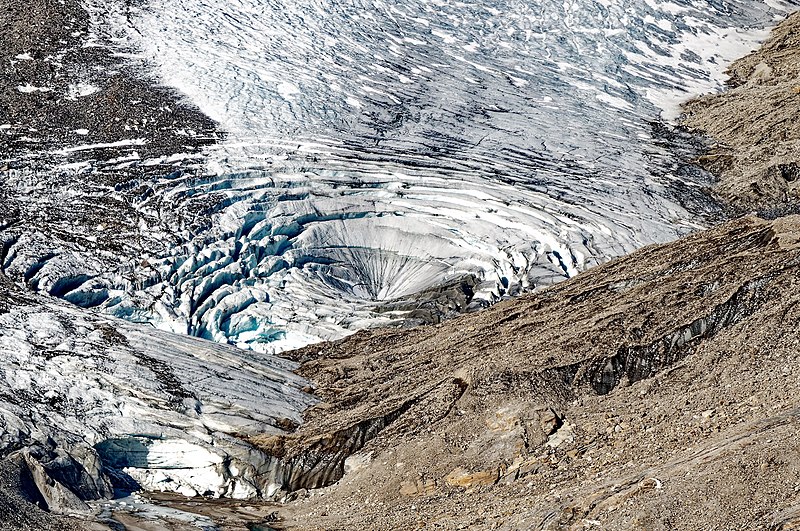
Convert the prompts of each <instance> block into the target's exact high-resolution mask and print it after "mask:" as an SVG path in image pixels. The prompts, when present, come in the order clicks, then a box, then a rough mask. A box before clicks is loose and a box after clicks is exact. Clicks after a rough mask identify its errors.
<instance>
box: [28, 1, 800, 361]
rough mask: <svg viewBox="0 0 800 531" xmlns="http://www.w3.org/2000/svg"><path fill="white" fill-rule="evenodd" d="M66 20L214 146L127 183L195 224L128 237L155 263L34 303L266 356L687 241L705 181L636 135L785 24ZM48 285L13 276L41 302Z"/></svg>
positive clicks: (468, 8)
mask: <svg viewBox="0 0 800 531" xmlns="http://www.w3.org/2000/svg"><path fill="white" fill-rule="evenodd" d="M86 5H87V8H88V9H89V10H90V12H92V13H94V16H95V17H97V18H98V20H101V21H102V24H97V25H96V31H97V32H99V33H102V32H105V33H109V34H111V36H113V38H114V39H116V41H117V42H120V43H124V44H125V45H126V46H129V47H132V48H133V49H135V50H138V54H139V57H141V58H144V59H146V60H148V61H150V62H151V63H152V64H153V65H154V66H155V68H156V69H157V71H158V72H159V73H160V76H161V78H162V79H163V81H164V83H166V84H168V85H170V86H173V87H176V88H177V89H179V90H180V91H182V92H183V93H184V94H185V95H186V96H187V97H188V98H189V99H191V101H192V102H193V103H195V104H196V105H198V106H199V107H200V109H202V110H203V111H204V112H205V113H207V114H208V115H209V116H210V117H212V118H213V119H215V120H216V121H218V122H219V124H220V128H221V129H222V130H224V131H225V134H226V140H225V141H224V142H221V143H219V144H217V145H215V146H212V147H210V148H209V149H208V151H207V157H208V159H207V161H206V163H205V165H204V166H203V170H202V171H201V172H200V175H198V174H195V173H186V174H181V173H179V174H172V175H169V176H167V177H163V178H158V177H156V178H154V179H153V180H152V182H150V183H148V186H149V187H150V188H152V189H154V190H159V193H160V194H161V198H160V199H159V201H161V204H162V207H161V208H162V214H161V217H162V218H163V217H164V216H163V209H164V205H168V206H169V208H170V209H171V210H172V211H173V214H170V216H172V217H175V216H178V214H174V212H183V213H192V216H195V218H201V219H202V220H204V221H203V222H201V223H199V224H198V226H193V227H187V226H186V225H177V226H176V225H170V224H169V222H167V223H166V225H165V224H164V223H162V224H161V225H159V226H157V227H150V228H148V229H147V230H150V229H152V230H151V231H150V238H151V239H152V240H159V239H160V238H162V236H160V234H168V235H169V238H170V242H171V243H170V245H169V246H167V247H165V248H159V247H157V246H156V247H151V248H149V249H148V250H149V251H152V252H149V253H148V254H147V257H146V260H143V261H142V263H145V264H146V265H144V266H141V265H139V264H133V265H130V266H128V265H126V266H125V270H121V269H119V268H117V269H116V270H114V271H111V272H109V271H108V270H107V269H106V268H104V267H97V268H94V269H92V268H91V267H88V269H87V266H86V265H84V264H81V266H80V268H79V269H83V270H84V271H83V272H81V273H79V274H78V273H76V274H74V276H73V278H74V282H71V283H70V285H69V286H68V287H69V290H63V289H56V290H55V291H56V292H57V293H58V294H60V295H61V296H64V297H65V298H67V299H68V300H72V301H73V302H76V303H78V304H82V305H84V306H97V307H100V308H102V309H103V311H106V312H108V313H110V314H112V315H115V316H119V317H123V318H127V319H133V320H136V321H141V322H149V323H152V324H154V325H155V326H157V327H159V328H162V329H164V330H170V331H174V332H177V333H181V334H189V335H193V336H198V337H203V338H206V339H211V340H214V341H218V342H223V343H230V344H234V345H237V346H240V347H242V348H248V349H253V350H256V351H260V352H265V353H270V352H279V351H282V350H286V349H289V348H294V347H298V346H302V345H305V344H308V343H311V342H315V341H319V340H328V339H335V338H339V337H342V336H344V335H346V334H348V333H350V332H352V331H354V330H357V329H359V328H364V327H371V326H381V325H396V324H402V323H407V322H408V316H409V313H410V312H412V311H413V308H414V304H415V302H414V294H415V293H419V292H423V291H426V290H431V289H434V288H435V287H436V286H439V285H443V284H448V283H451V284H452V283H454V282H456V283H457V282H459V279H464V278H468V279H470V280H469V282H468V284H469V286H468V288H467V289H465V290H462V291H463V293H462V295H463V296H461V295H460V296H459V297H461V299H463V300H459V301H456V302H453V301H451V302H448V303H446V304H445V305H446V306H447V308H448V310H447V311H445V312H443V313H445V314H447V313H448V312H453V311H464V310H467V309H473V308H479V307H483V306H486V305H488V304H491V303H493V302H496V301H497V300H500V299H502V298H503V297H507V296H513V295H514V294H517V293H520V292H521V291H525V290H532V289H535V288H536V287H539V286H546V285H549V284H551V283H553V282H557V281H559V280H562V279H564V278H568V277H570V276H572V275H574V274H576V273H577V272H578V271H581V270H583V269H586V268H587V267H591V266H592V265H595V264H598V263H601V262H604V261H606V260H608V259H610V258H612V257H615V256H619V255H622V254H624V253H627V252H630V251H632V250H634V249H636V248H639V247H642V246H644V245H647V244H650V243H657V242H664V241H668V240H672V239H674V238H676V237H678V236H680V235H682V234H685V233H687V232H690V231H692V230H695V229H697V228H698V227H701V226H703V225H704V223H705V219H704V217H703V212H697V211H696V210H693V209H692V208H690V207H687V206H686V204H685V203H686V202H685V201H684V200H683V199H685V198H682V197H681V196H685V195H687V194H688V195H691V194H697V195H702V189H703V187H704V186H706V185H707V182H706V181H704V180H703V179H704V177H702V176H696V175H695V176H692V175H688V174H686V173H685V172H680V171H679V169H680V168H679V165H678V164H677V163H676V160H675V159H676V157H675V154H674V153H672V152H670V150H669V149H668V148H667V147H665V146H664V142H663V141H661V139H660V138H659V135H658V133H657V131H656V129H657V128H654V123H658V122H659V121H663V120H670V119H673V118H674V117H675V116H676V113H677V109H678V107H677V102H678V101H680V100H681V99H685V98H687V97H689V96H690V95H692V94H696V93H699V92H702V91H710V90H714V89H716V88H719V87H720V86H721V83H722V82H723V81H724V75H723V71H724V68H725V65H726V64H727V63H728V62H729V61H730V60H731V59H733V58H734V57H737V56H740V55H742V54H744V53H745V52H746V51H747V50H749V49H750V48H752V47H753V46H755V44H756V43H757V42H758V40H759V39H760V38H763V37H764V36H765V35H766V33H765V28H766V27H767V26H768V25H769V24H770V23H772V22H774V21H775V20H776V18H778V17H780V16H782V15H783V14H785V13H786V12H788V11H789V10H790V9H791V8H792V5H793V4H792V3H791V2H779V1H773V0H771V1H769V2H766V3H762V2H758V1H753V0H747V1H736V2H729V3H713V2H710V3H697V2H686V1H675V2H658V1H656V0H650V1H648V2H644V3H641V2H631V1H628V0H602V1H589V0H581V1H572V2H564V3H561V2H544V3H537V4H529V3H523V2H517V1H511V0H504V1H495V2H455V3H453V2H436V1H433V2H424V3H413V2H382V1H379V0H375V1H370V2H361V1H354V2H321V1H317V0H303V1H301V2H293V3H292V4H291V5H284V4H283V3H279V2H268V1H255V0H227V1H225V2H208V1H207V0H180V1H178V2H166V1H163V0H153V1H151V2H148V3H146V4H142V5H139V4H128V5H126V6H125V7H124V8H123V7H119V8H118V11H116V12H115V11H113V10H111V11H109V9H108V8H107V6H105V3H99V2H96V1H87V2H86ZM66 149H69V150H71V155H72V156H73V158H72V159H71V160H73V161H74V160H75V159H74V157H75V155H76V153H75V151H76V150H80V149H81V146H75V147H72V148H66ZM79 153H80V152H79V151H78V154H79ZM73 164H80V161H78V162H77V163H76V162H73ZM133 184H134V185H137V184H141V183H133ZM678 185H680V186H681V187H678ZM687 191H688V192H687ZM152 206H153V205H152V199H150V198H147V199H146V200H144V201H142V203H141V204H140V205H135V207H136V208H138V209H139V210H140V211H142V212H148V209H152ZM151 213H152V212H151ZM143 231H144V229H143ZM159 231H161V232H159ZM26 263H27V264H28V266H29V265H30V264H31V262H30V261H28V262H26ZM26 267H27V266H26ZM53 267H55V266H53ZM49 269H50V266H45V267H43V268H42V269H41V271H39V272H37V273H35V274H34V275H33V276H32V280H33V281H35V282H36V283H37V285H38V286H40V288H41V289H47V290H50V291H51V292H52V290H53V288H54V285H55V283H57V282H59V280H58V275H53V276H51V277H48V276H47V275H48V274H49ZM397 301H404V302H403V303H402V304H398V302H397ZM417 304H419V305H421V304H423V302H419V301H418V302H417ZM412 322H413V321H412Z"/></svg>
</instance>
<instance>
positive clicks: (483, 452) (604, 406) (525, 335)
mask: <svg viewBox="0 0 800 531" xmlns="http://www.w3.org/2000/svg"><path fill="white" fill-rule="evenodd" d="M799 274H800V217H787V218H783V219H779V220H777V221H773V222H767V221H763V220H761V219H758V218H755V217H750V218H744V219H740V220H738V221H734V222H730V223H727V224H725V225H722V226H721V227H719V228H717V229H714V230H711V231H707V232H702V233H698V234H696V235H694V236H691V237H688V238H686V239H683V240H680V241H678V242H675V243H672V244H667V245H662V246H651V247H648V248H645V249H643V250H641V251H638V252H636V253H633V254H632V255H630V256H627V257H625V258H622V259H619V260H616V261H613V262H611V263H608V264H605V265H603V266H600V267H597V268H595V269H593V270H591V271H589V272H588V273H585V274H582V275H580V276H578V277H577V278H575V279H573V280H570V281H567V282H565V283H563V284H560V285H558V286H555V287H552V288H549V289H547V290H544V291H542V292H540V293H538V294H536V295H533V296H525V297H522V298H520V299H518V300H515V301H511V302H507V303H502V304H500V305H498V306H495V307H493V308H491V309H489V310H487V311H485V312H481V313H478V314H472V315H466V316H463V317H459V318H457V319H455V320H452V321H448V322H446V323H443V324H440V325H436V326H431V327H421V328H416V329H413V330H409V331H404V332H399V331H389V330H383V331H369V332H360V333H358V334H356V335H354V336H352V337H350V338H348V339H345V340H343V341H340V342H336V343H327V344H321V345H317V346H313V347H308V348H306V349H304V350H301V351H297V352H294V353H293V357H294V358H296V359H297V360H299V361H301V362H302V366H301V367H300V369H299V371H298V372H299V373H300V374H302V375H303V376H305V377H307V378H309V379H311V380H313V381H314V382H315V384H316V385H317V388H316V394H317V395H318V396H319V397H320V398H321V400H322V402H321V403H319V404H317V405H316V406H315V407H313V408H311V409H310V410H308V411H307V412H306V413H305V420H306V422H305V423H304V424H303V425H302V426H301V427H300V429H299V430H298V431H297V432H296V433H295V434H293V435H291V436H277V437H276V436H265V437H258V438H256V439H255V440H257V442H258V443H259V444H260V446H261V447H262V448H263V449H265V450H266V451H269V452H271V453H273V454H274V455H276V456H280V457H281V459H282V460H283V461H284V462H290V463H293V464H294V466H295V474H294V476H293V477H291V485H290V486H291V488H294V489H301V490H300V492H299V493H298V495H300V496H301V497H302V496H303V495H305V494H306V491H305V490H304V489H305V488H308V487H317V486H321V485H325V484H329V483H331V482H333V481H335V480H337V479H339V478H340V477H341V475H342V473H343V471H344V470H347V472H346V473H345V474H344V477H343V478H342V479H341V480H340V481H339V483H338V484H336V486H334V487H330V488H328V489H325V490H323V491H318V492H315V493H313V496H312V497H310V498H307V499H305V500H304V501H301V502H297V503H296V504H294V505H290V506H289V507H287V508H286V509H285V516H286V517H287V518H288V522H287V525H289V527H292V528H299V529H360V528H364V526H366V525H369V527H370V528H372V529H400V528H403V529H410V528H414V527H416V526H417V525H423V523H424V524H426V525H427V526H428V527H430V526H439V527H443V528H447V529H453V528H462V527H466V526H475V527H476V528H483V529H489V528H507V529H518V528H529V527H530V528H545V529H550V528H570V527H572V528H577V529H580V528H583V527H593V526H594V527H597V528H604V529H608V528H627V527H638V528H647V529H659V528H660V529H722V528H725V529H740V528H753V527H758V526H763V527H769V526H772V527H773V528H788V527H781V526H788V525H789V523H790V522H794V523H798V522H800V512H798V507H800V495H798V491H800V483H798V481H797V477H798V472H800V469H798V465H797V463H800V459H798V457H800V446H798V444H797V441H796V438H795V437H794V435H793V434H794V433H795V432H796V430H797V428H798V425H797V421H798V413H800V399H798V397H800V393H799V392H798V391H800V368H799V366H798V356H800V350H798V344H800V337H799V336H798V333H797V326H798V323H800V305H798V302H800V295H799V294H798V286H799V285H800V282H799V278H800V277H799V276H798V275H799ZM346 458H347V459H346Z"/></svg>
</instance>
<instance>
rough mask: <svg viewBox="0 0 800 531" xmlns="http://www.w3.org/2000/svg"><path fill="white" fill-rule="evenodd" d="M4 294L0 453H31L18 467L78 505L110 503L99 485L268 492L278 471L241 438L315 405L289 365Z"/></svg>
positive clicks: (273, 429)
mask: <svg viewBox="0 0 800 531" xmlns="http://www.w3.org/2000/svg"><path fill="white" fill-rule="evenodd" d="M2 288H3V292H2V293H0V301H2V306H3V311H2V313H0V356H2V358H3V359H4V365H3V370H2V372H1V373H0V381H1V382H2V387H3V389H4V391H3V393H2V395H0V433H1V434H2V435H0V453H3V454H7V453H9V452H11V451H13V450H14V449H16V448H19V447H27V448H29V449H28V450H25V452H27V453H26V454H25V455H26V457H25V459H27V460H28V461H27V462H29V463H33V462H32V461H30V459H32V458H33V459H35V461H36V462H37V463H41V468H42V469H43V470H44V471H46V474H49V477H50V478H51V480H52V481H56V482H60V483H61V484H63V486H64V487H66V488H67V489H69V490H64V491H63V492H64V493H69V492H70V491H71V492H73V493H75V494H77V495H78V496H79V497H80V498H82V499H98V498H103V497H108V496H110V495H111V492H110V490H109V483H108V482H109V480H112V481H113V482H114V483H115V484H116V486H117V487H121V488H132V489H136V488H139V487H144V488H146V489H148V490H162V491H170V492H179V493H182V494H186V495H196V494H204V495H207V496H215V497H218V496H227V497H240V498H244V497H253V496H256V495H260V494H262V493H264V492H265V491H266V490H268V489H273V490H274V486H273V485H272V484H273V482H274V480H273V479H272V478H273V476H274V475H275V468H276V466H278V465H277V464H276V463H273V462H272V460H271V459H270V458H269V457H268V456H266V455H265V454H263V453H261V452H259V451H257V450H255V449H254V448H253V446H251V445H250V444H248V442H247V437H248V436H252V435H256V434H261V433H282V432H283V430H282V429H281V428H280V427H278V426H283V427H287V426H292V425H296V423H298V422H299V421H300V420H301V417H300V413H301V411H303V410H304V409H305V408H306V407H307V406H309V405H310V404H311V403H313V399H312V398H311V397H310V396H309V395H306V394H305V393H303V392H302V390H301V388H302V387H304V386H305V385H306V383H305V382H304V381H303V380H302V379H301V378H300V377H298V376H296V375H294V374H293V373H292V372H291V369H292V367H293V365H292V364H291V363H290V362H287V361H285V360H279V359H276V358H272V357H266V358H264V357H263V356H259V355H256V354H254V353H251V352H247V351H241V350H238V349H235V348H231V347H226V346H224V345H219V344H216V343H211V342H207V341H203V340H199V339H194V338H188V337H177V336H174V335H172V334H168V333H165V332H160V331H157V330H153V329H152V328H150V327H147V326H142V325H135V324H130V323H125V322H122V321H117V320H115V319H111V318H108V317H101V316H96V315H93V314H91V313H88V312H86V311H85V310H81V309H78V308H75V307H71V306H69V305H66V304H65V303H60V302H53V301H52V300H50V299H45V298H43V297H39V296H34V295H27V294H22V293H21V292H19V291H18V290H17V289H16V288H14V287H12V286H10V285H8V284H7V283H6V282H5V281H4V282H3V285H2ZM31 456H32V457H31ZM31 467H33V469H36V470H38V467H39V465H36V464H32V465H31ZM43 473H45V472H41V471H39V474H40V475H41V474H43ZM76 478H83V479H76ZM45 483H47V481H45ZM59 496H60V495H59ZM62 498H63V496H62ZM73 505H74V504H73ZM68 508H69V507H68Z"/></svg>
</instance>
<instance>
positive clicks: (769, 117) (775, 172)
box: [684, 13, 800, 212]
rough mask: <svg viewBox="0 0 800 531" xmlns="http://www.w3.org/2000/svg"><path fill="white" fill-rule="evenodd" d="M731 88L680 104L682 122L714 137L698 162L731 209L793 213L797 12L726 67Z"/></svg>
mask: <svg viewBox="0 0 800 531" xmlns="http://www.w3.org/2000/svg"><path fill="white" fill-rule="evenodd" d="M728 74H729V75H730V76H731V79H730V81H729V84H730V90H728V91H726V92H724V93H722V94H714V95H709V96H705V97H702V98H699V99H696V100H694V101H691V102H689V103H687V104H686V105H685V107H684V111H685V119H684V124H685V125H686V126H688V127H689V128H690V129H692V130H694V131H697V132H701V133H705V134H707V135H708V136H710V137H711V138H712V139H713V141H714V142H715V144H714V146H713V147H712V149H711V151H710V153H708V154H707V155H705V156H703V157H701V159H700V163H701V165H702V166H704V167H705V168H706V169H708V170H709V171H711V172H712V173H713V174H715V175H716V176H718V177H719V179H720V182H719V184H718V185H717V187H716V190H715V191H716V193H717V194H718V195H719V196H720V197H721V198H722V199H723V200H724V201H726V202H727V203H729V204H730V205H731V206H733V208H734V209H735V210H736V211H739V212H750V211H753V210H764V211H767V212H770V211H777V212H786V211H795V212H796V211H797V208H798V205H799V204H800V121H798V120H797V119H796V117H797V114H798V112H800V13H795V14H793V15H791V16H789V17H788V18H787V19H786V20H785V21H784V22H783V23H782V24H780V25H779V26H778V27H777V28H776V29H775V30H774V31H773V32H772V35H771V36H770V38H769V40H768V41H767V42H765V43H764V45H763V46H762V47H761V48H760V49H759V50H757V51H755V52H753V53H751V54H750V55H748V56H746V57H743V58H742V59H739V60H738V61H736V62H734V63H733V64H732V65H731V67H730V68H729V70H728Z"/></svg>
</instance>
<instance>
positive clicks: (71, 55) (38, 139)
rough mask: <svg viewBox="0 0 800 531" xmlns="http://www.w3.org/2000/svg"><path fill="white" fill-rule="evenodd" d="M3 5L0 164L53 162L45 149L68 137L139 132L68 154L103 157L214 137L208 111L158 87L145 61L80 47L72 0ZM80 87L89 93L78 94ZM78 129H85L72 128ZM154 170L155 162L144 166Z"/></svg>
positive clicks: (81, 16) (85, 18)
mask: <svg viewBox="0 0 800 531" xmlns="http://www.w3.org/2000/svg"><path fill="white" fill-rule="evenodd" d="M3 4H4V5H3V9H2V10H0V127H2V129H0V170H5V171H8V170H9V169H14V168H17V169H18V168H25V169H30V170H34V171H41V170H45V169H47V168H48V167H49V166H51V165H52V163H53V158H52V157H51V156H49V155H48V154H49V153H50V152H52V151H54V150H57V149H62V148H64V147H68V146H77V145H85V144H101V143H102V144H105V143H113V142H118V141H123V140H130V139H139V138H141V139H145V141H146V144H145V145H141V146H130V147H124V148H112V149H108V148H106V149H98V150H95V151H94V152H90V153H87V152H86V151H81V152H79V154H77V155H76V157H78V158H80V160H85V159H86V158H87V155H88V156H91V157H93V158H95V159H97V160H99V161H102V160H108V159H111V158H114V157H119V156H125V155H129V154H131V153H132V152H133V151H136V152H137V153H139V155H140V156H141V157H142V158H143V159H147V158H156V157H161V156H167V155H171V154H174V153H186V152H188V153H191V152H195V151H197V150H199V149H200V148H202V147H203V146H205V145H208V144H211V143H214V142H215V141H216V140H217V138H218V137H219V134H218V133H217V131H216V124H215V123H214V122H213V121H212V120H211V119H210V118H208V117H206V116H205V115H203V114H202V113H201V112H200V111H199V110H198V109H196V108H195V107H193V106H192V105H191V104H190V103H188V102H187V101H186V100H184V99H182V98H181V97H180V96H179V95H178V94H176V93H175V92H174V91H172V90H171V89H168V88H165V87H160V86H158V84H157V82H156V80H155V79H153V78H152V76H150V75H148V74H147V73H146V72H145V71H144V68H145V66H146V65H142V64H140V63H139V64H137V63H135V62H134V61H133V60H131V59H126V58H122V57H120V56H119V55H115V52H119V51H120V50H118V49H115V48H113V47H112V46H111V45H108V46H106V45H105V44H103V43H102V42H101V43H100V45H99V46H96V45H93V46H90V47H84V44H86V42H87V37H88V36H89V32H90V21H89V15H88V14H87V13H86V12H85V11H84V10H83V9H82V8H81V6H80V3H79V2H78V1H76V0H63V1H58V0H6V1H4V2H3ZM88 87H94V89H91V90H96V92H93V93H91V94H85V95H83V96H81V95H80V94H81V92H82V91H81V89H86V88H88ZM39 89H45V90H39ZM83 92H84V93H85V92H87V90H83ZM82 130H84V131H87V132H86V134H79V133H77V132H76V131H82ZM70 161H71V159H70V157H69V156H64V155H62V156H60V157H59V158H58V162H60V163H62V164H63V163H64V162H70ZM4 166H5V167H4ZM139 171H140V172H141V171H145V170H142V169H140V170H139ZM163 171H164V169H163V168H160V167H159V166H154V167H150V168H148V169H147V170H146V172H147V173H150V174H152V173H158V172H163ZM128 173H129V172H119V171H104V172H99V174H100V175H98V176H96V178H102V179H104V180H106V181H107V182H109V181H110V183H119V182H126V181H128V180H130V176H129V175H128ZM167 173H168V172H167Z"/></svg>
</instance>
